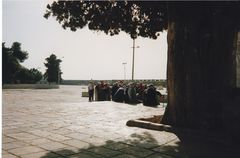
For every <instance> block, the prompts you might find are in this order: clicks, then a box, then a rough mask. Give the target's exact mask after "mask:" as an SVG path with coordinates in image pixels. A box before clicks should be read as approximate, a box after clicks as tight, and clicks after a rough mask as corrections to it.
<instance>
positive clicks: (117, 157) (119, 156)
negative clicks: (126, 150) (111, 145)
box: [112, 154, 137, 158]
mask: <svg viewBox="0 0 240 158" xmlns="http://www.w3.org/2000/svg"><path fill="white" fill-rule="evenodd" d="M112 158H137V157H136V156H133V155H128V154H122V155H117V156H113V157H112Z"/></svg>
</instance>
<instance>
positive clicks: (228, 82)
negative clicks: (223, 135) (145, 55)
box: [162, 2, 239, 129]
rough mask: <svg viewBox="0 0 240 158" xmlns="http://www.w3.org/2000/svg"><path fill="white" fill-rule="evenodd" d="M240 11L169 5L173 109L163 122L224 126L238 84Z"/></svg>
mask: <svg viewBox="0 0 240 158" xmlns="http://www.w3.org/2000/svg"><path fill="white" fill-rule="evenodd" d="M217 4H219V3H217ZM237 9H239V5H238V7H236V6H234V5H225V4H224V5H218V6H216V3H215V4H214V5H213V4H211V3H210V4H208V5H206V3H188V4H187V5H186V4H185V5H184V4H182V3H170V2H169V5H168V11H169V12H168V14H169V24H168V64H167V82H168V106H167V107H166V111H165V114H164V117H163V119H162V123H164V124H170V125H174V126H182V127H190V128H205V129H206V128H214V129H215V128H219V127H222V126H224V125H223V119H224V111H223V107H224V106H228V101H229V99H230V96H231V92H232V89H233V88H234V87H235V81H236V80H235V79H236V77H235V75H236V73H235V72H236V71H235V68H236V67H235V51H234V48H235V47H234V43H235V42H234V40H235V37H236V36H235V35H236V33H237V27H236V26H237V24H236V22H235V21H238V20H239V19H238V20H237V19H236V15H235V14H236V13H237V12H238V11H237Z"/></svg>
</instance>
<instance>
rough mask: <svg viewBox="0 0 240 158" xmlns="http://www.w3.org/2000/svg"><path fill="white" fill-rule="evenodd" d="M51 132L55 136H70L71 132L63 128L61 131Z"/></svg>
mask: <svg viewBox="0 0 240 158" xmlns="http://www.w3.org/2000/svg"><path fill="white" fill-rule="evenodd" d="M52 132H53V133H56V134H61V135H68V134H71V133H72V132H73V131H72V130H68V129H65V128H61V129H58V130H53V131H52Z"/></svg>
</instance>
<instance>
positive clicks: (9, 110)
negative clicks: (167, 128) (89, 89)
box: [2, 86, 232, 158]
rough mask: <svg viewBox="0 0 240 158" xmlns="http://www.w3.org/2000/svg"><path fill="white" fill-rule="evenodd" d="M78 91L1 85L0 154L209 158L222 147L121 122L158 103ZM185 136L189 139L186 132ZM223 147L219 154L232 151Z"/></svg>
mask: <svg viewBox="0 0 240 158" xmlns="http://www.w3.org/2000/svg"><path fill="white" fill-rule="evenodd" d="M82 90H84V91H86V89H82V88H81V87H80V86H61V87H60V89H50V90H29V89H28V90H24V89H18V90H10V89H8V90H7V89H4V90H3V93H2V95H3V96H2V111H3V114H2V120H3V122H2V130H3V135H2V140H3V141H2V157H3V158H16V157H18V158H19V157H21V158H50V157H54V158H55V157H58V158H60V157H61V158H63V157H65V158H66V157H67V158H92V157H93V158H94V157H113V158H136V157H148V158H172V157H212V156H213V155H216V154H214V153H215V148H216V151H218V150H219V149H220V148H222V145H218V143H215V144H212V143H209V141H203V142H202V141H199V142H198V143H197V144H196V142H195V141H194V140H195V139H190V140H189V139H185V138H186V135H182V134H181V133H177V132H176V133H169V132H164V131H162V132H161V131H153V130H146V129H141V128H136V127H127V126H126V125H125V124H126V122H127V121H128V120H130V119H136V118H139V117H149V116H152V115H159V114H162V113H163V112H164V108H162V106H159V107H157V108H152V107H146V106H143V105H142V104H139V105H128V104H123V103H114V102H109V101H108V102H91V103H89V102H88V98H82V97H81V92H82ZM187 136H189V137H188V138H191V134H189V133H188V134H187ZM185 140H186V141H185ZM197 140H202V137H201V138H200V139H197ZM209 145H210V148H208V147H209ZM219 146H220V148H219ZM211 147H213V149H214V150H213V149H212V148H211ZM223 148H224V150H222V149H221V150H219V152H220V154H219V155H220V157H221V156H226V155H229V152H231V153H232V150H230V151H229V149H228V148H226V149H225V146H224V147H223ZM210 150H211V151H214V152H209V151H210ZM225 153H226V155H225ZM217 155H218V154H217ZM213 157H215V156H213Z"/></svg>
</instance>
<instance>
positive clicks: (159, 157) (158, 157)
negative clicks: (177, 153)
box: [146, 153, 174, 158]
mask: <svg viewBox="0 0 240 158" xmlns="http://www.w3.org/2000/svg"><path fill="white" fill-rule="evenodd" d="M146 158H174V157H171V156H169V155H165V154H161V153H154V154H153V155H150V156H148V157H146Z"/></svg>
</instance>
